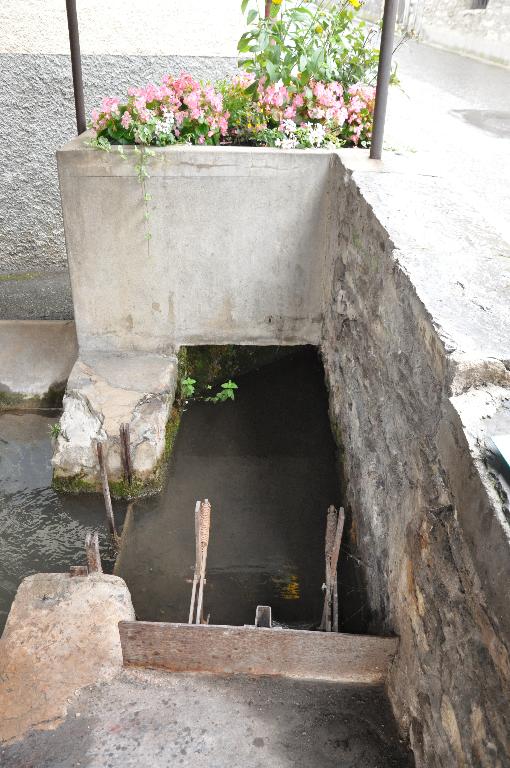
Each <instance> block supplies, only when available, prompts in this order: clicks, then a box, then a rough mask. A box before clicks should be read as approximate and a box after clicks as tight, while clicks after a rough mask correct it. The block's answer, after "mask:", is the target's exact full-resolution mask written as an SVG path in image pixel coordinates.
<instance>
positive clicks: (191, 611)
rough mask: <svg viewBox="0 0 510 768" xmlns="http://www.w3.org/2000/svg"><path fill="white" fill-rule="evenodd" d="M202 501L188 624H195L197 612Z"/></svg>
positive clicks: (198, 515)
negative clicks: (194, 615) (194, 619)
mask: <svg viewBox="0 0 510 768" xmlns="http://www.w3.org/2000/svg"><path fill="white" fill-rule="evenodd" d="M200 503H201V502H200V501H197V503H196V504H195V573H194V574H193V589H192V590H191V603H190V607H189V616H188V624H193V614H194V612H195V599H196V594H197V584H198V577H199V573H200V565H201V562H200V559H201V549H200V530H199V529H200Z"/></svg>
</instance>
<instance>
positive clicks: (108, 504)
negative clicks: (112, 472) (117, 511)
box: [96, 442, 117, 540]
mask: <svg viewBox="0 0 510 768" xmlns="http://www.w3.org/2000/svg"><path fill="white" fill-rule="evenodd" d="M96 450H97V459H98V461H99V472H100V474H101V485H102V487H103V496H104V505H105V508H106V519H107V522H108V527H109V529H110V533H111V535H112V536H113V538H114V539H115V540H117V530H116V528H115V519H114V517H113V508H112V499H111V496H110V488H109V486H108V475H107V474H106V465H105V460H104V456H103V445H102V443H100V442H97V443H96Z"/></svg>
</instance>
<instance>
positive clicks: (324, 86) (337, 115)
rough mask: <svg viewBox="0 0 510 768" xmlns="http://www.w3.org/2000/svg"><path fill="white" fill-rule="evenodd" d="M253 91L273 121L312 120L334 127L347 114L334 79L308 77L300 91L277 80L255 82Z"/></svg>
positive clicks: (340, 122)
mask: <svg viewBox="0 0 510 768" xmlns="http://www.w3.org/2000/svg"><path fill="white" fill-rule="evenodd" d="M257 92H258V103H259V106H260V108H261V110H262V112H263V113H264V115H265V116H266V117H267V118H269V119H270V120H273V121H274V122H278V123H280V122H281V121H282V120H295V121H296V122H297V123H298V124H299V123H303V122H308V121H309V120H316V121H318V122H322V123H328V124H330V125H333V126H334V127H336V128H338V127H341V126H342V125H343V124H344V123H345V121H346V120H348V117H349V111H348V108H347V104H346V102H345V100H344V91H343V88H342V85H341V84H340V83H337V82H331V83H322V82H317V81H315V80H311V81H310V82H309V84H308V85H306V86H304V87H303V88H302V89H300V90H296V89H295V88H294V89H291V88H287V87H286V86H285V85H283V83H282V82H281V81H279V82H278V83H271V84H270V85H268V86H265V84H264V83H263V82H259V86H258V90H257Z"/></svg>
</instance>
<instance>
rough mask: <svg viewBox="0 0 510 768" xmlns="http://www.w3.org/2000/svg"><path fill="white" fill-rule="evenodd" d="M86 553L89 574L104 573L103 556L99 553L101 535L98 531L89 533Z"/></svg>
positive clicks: (86, 539) (86, 541) (86, 537)
mask: <svg viewBox="0 0 510 768" xmlns="http://www.w3.org/2000/svg"><path fill="white" fill-rule="evenodd" d="M85 552H86V554H87V563H88V566H89V573H102V572H103V568H102V566H101V555H100V553H99V535H98V532H97V531H94V532H93V533H87V535H86V536H85Z"/></svg>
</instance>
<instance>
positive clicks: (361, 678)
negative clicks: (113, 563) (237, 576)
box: [119, 621, 398, 683]
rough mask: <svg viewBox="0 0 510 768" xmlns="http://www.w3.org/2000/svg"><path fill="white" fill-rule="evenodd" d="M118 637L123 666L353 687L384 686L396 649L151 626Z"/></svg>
mask: <svg viewBox="0 0 510 768" xmlns="http://www.w3.org/2000/svg"><path fill="white" fill-rule="evenodd" d="M119 632H120V641H121V645H122V655H123V658H124V665H125V666H141V667H149V668H152V669H166V670H169V671H171V672H212V673H216V674H243V675H281V676H283V677H294V678H302V679H309V680H333V681H337V682H356V683H381V682H383V681H384V680H385V678H386V675H387V672H388V667H389V665H390V663H391V660H392V659H393V656H394V655H395V652H396V650H397V643H398V640H397V639H396V638H392V637H371V636H368V635H344V634H339V633H336V632H306V631H302V630H293V629H264V628H255V627H231V626H219V625H191V624H167V623H164V622H151V621H121V622H120V623H119Z"/></svg>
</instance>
